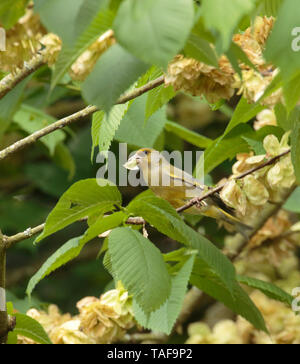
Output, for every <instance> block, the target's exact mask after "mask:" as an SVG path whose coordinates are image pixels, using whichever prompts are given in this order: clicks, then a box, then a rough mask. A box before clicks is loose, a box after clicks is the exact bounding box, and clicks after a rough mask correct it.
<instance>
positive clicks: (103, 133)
mask: <svg viewBox="0 0 300 364" xmlns="http://www.w3.org/2000/svg"><path fill="white" fill-rule="evenodd" d="M128 107H129V103H128V102H127V103H126V104H122V105H116V106H114V107H113V108H112V109H111V110H110V112H109V113H108V114H106V113H105V112H104V111H98V112H96V113H94V115H93V123H92V139H93V152H92V159H93V154H94V148H96V147H99V151H100V152H105V151H108V150H109V148H110V145H111V142H112V141H113V139H114V136H115V134H116V131H117V130H118V128H119V125H120V123H121V120H122V119H123V117H124V115H125V114H126V112H127V110H128Z"/></svg>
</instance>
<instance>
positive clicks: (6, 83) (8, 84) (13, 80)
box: [0, 54, 45, 100]
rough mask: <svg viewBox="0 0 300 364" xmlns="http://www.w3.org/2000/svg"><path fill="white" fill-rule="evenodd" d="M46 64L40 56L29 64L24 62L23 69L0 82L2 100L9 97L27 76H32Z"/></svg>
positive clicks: (0, 97)
mask: <svg viewBox="0 0 300 364" xmlns="http://www.w3.org/2000/svg"><path fill="white" fill-rule="evenodd" d="M44 64H45V62H44V59H43V56H42V55H40V54H38V55H36V56H35V57H33V58H32V59H31V60H30V61H29V62H24V66H23V68H22V69H20V70H18V71H17V72H16V73H14V74H12V73H10V74H9V75H7V76H5V77H4V78H3V79H2V80H1V81H0V100H1V99H2V98H3V97H4V96H5V95H7V94H8V93H9V92H10V91H11V90H12V89H13V88H14V87H16V86H17V85H18V84H19V83H20V82H21V81H23V80H24V79H25V78H26V77H27V76H29V75H31V74H32V73H33V72H35V71H36V70H37V69H39V68H40V67H42V66H43V65H44Z"/></svg>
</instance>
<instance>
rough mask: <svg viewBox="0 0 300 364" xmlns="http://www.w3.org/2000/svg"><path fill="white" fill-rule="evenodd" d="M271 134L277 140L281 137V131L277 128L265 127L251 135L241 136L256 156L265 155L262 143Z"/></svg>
mask: <svg viewBox="0 0 300 364" xmlns="http://www.w3.org/2000/svg"><path fill="white" fill-rule="evenodd" d="M270 134H273V135H275V136H276V137H277V138H278V139H281V138H282V136H283V130H282V129H281V128H279V127H277V126H265V127H263V128H261V129H259V130H258V131H256V132H255V133H252V135H249V136H247V137H246V136H242V138H243V139H244V140H245V141H246V142H247V143H248V145H249V147H250V149H251V150H253V151H254V153H255V154H256V155H262V154H266V151H265V148H264V145H263V142H264V139H265V137H266V136H267V135H270Z"/></svg>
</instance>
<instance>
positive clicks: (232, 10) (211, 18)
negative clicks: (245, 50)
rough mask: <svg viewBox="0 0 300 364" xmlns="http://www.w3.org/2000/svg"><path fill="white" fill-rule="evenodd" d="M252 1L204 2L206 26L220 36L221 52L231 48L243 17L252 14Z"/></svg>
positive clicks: (213, 0) (221, 0) (209, 0)
mask: <svg viewBox="0 0 300 364" xmlns="http://www.w3.org/2000/svg"><path fill="white" fill-rule="evenodd" d="M253 6H254V3H253V1H252V0H203V1H202V15H203V17H204V24H205V25H206V27H207V28H208V29H210V30H212V29H213V30H217V31H218V32H219V34H220V40H221V44H220V51H222V52H224V51H226V50H227V49H228V48H229V45H230V42H231V38H232V35H233V32H234V30H235V29H236V27H237V25H238V23H239V21H240V20H241V19H242V17H243V16H244V15H246V14H248V13H250V12H251V10H252V9H253Z"/></svg>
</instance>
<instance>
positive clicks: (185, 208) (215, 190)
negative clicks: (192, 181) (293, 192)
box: [177, 149, 291, 212]
mask: <svg viewBox="0 0 300 364" xmlns="http://www.w3.org/2000/svg"><path fill="white" fill-rule="evenodd" d="M290 151H291V150H290V149H289V150H287V151H285V152H283V153H281V154H279V155H277V156H276V157H273V158H271V159H269V160H268V161H266V162H264V163H262V164H260V165H259V166H257V167H254V168H252V169H249V170H248V171H246V172H244V173H242V174H240V175H239V176H237V177H235V178H234V180H240V179H242V178H244V177H246V176H248V175H249V174H252V173H254V172H257V171H259V170H261V169H263V168H265V167H268V166H270V165H272V164H274V163H275V162H277V161H278V159H280V158H281V157H283V156H285V155H287V154H289V153H290ZM227 183H228V182H226V183H223V184H222V185H220V186H218V187H216V188H213V189H211V190H210V191H209V192H207V193H206V194H205V195H203V196H201V197H195V198H193V199H192V200H191V201H190V202H189V203H187V204H186V205H184V206H181V207H179V208H178V209H177V212H183V211H185V210H187V209H189V208H190V207H192V206H194V205H197V204H198V203H199V202H201V201H203V200H205V199H207V198H208V197H210V196H212V195H214V194H215V193H218V192H220V191H222V189H223V188H224V187H225V186H226V185H227Z"/></svg>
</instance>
